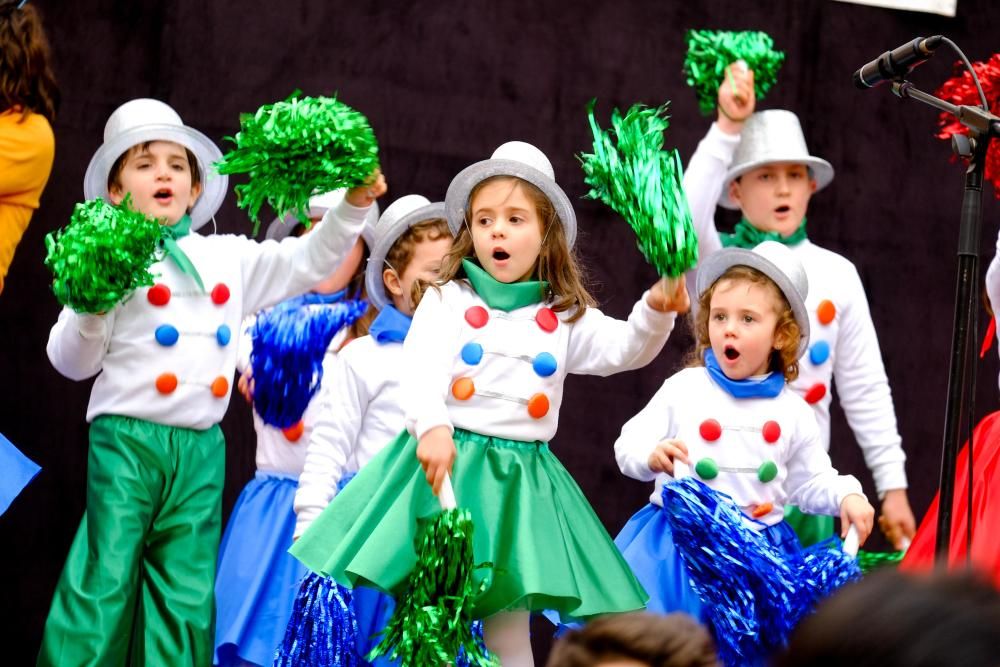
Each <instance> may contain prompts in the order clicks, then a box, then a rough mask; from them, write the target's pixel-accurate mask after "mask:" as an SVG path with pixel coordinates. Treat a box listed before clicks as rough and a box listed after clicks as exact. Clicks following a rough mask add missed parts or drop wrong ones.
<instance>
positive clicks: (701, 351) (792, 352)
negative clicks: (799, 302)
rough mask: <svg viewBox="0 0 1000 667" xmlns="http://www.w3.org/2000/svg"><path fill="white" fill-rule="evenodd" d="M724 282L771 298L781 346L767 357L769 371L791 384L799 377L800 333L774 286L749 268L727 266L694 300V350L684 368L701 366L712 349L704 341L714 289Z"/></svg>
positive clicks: (766, 278)
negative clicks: (758, 287) (747, 286)
mask: <svg viewBox="0 0 1000 667" xmlns="http://www.w3.org/2000/svg"><path fill="white" fill-rule="evenodd" d="M724 281H731V282H744V283H750V284H752V285H762V286H763V287H764V288H765V289H768V290H770V291H771V293H772V294H773V295H774V296H775V298H776V302H777V304H778V307H777V308H775V313H776V314H777V315H778V322H777V324H776V325H775V327H774V338H775V340H780V341H781V346H780V347H778V348H777V349H776V350H774V351H773V352H772V353H771V363H770V365H769V368H770V370H772V371H776V372H781V373H783V374H784V376H785V382H792V381H793V380H795V378H797V377H798V376H799V341H800V340H801V338H802V331H801V329H799V323H798V322H796V321H795V314H794V313H793V312H792V306H791V304H789V303H788V299H787V298H785V294H784V293H783V292H782V291H781V289H780V288H779V287H778V285H777V284H776V283H775V282H774V281H773V280H771V279H770V278H768V277H767V276H766V275H764V274H763V273H761V272H760V271H758V270H757V269H752V268H750V267H749V266H731V267H729V268H728V269H727V270H726V272H725V273H723V274H722V275H721V276H719V277H718V278H717V279H716V280H715V282H714V283H712V285H711V286H710V287H709V288H708V289H706V290H705V291H704V292H702V293H701V295H700V296H699V297H698V314H697V316H696V318H695V323H694V336H695V348H694V351H693V352H692V353H691V356H690V358H689V359H688V366H704V365H705V350H707V349H708V348H710V347H712V343H711V341H710V340H709V337H708V316H709V314H710V311H711V307H712V294H713V293H714V292H715V288H716V287H718V286H719V284H720V283H722V282H724Z"/></svg>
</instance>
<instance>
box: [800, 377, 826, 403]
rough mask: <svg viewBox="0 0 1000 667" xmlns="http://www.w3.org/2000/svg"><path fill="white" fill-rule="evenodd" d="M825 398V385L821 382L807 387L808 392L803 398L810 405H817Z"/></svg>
mask: <svg viewBox="0 0 1000 667" xmlns="http://www.w3.org/2000/svg"><path fill="white" fill-rule="evenodd" d="M824 396H826V385H825V384H823V383H822V382H817V383H816V384H814V385H813V386H811V387H809V391H807V392H806V395H805V396H803V398H805V399H806V403H808V404H809V405H812V404H813V403H819V402H820V401H821V400H823V397H824Z"/></svg>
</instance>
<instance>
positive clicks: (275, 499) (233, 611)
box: [215, 471, 306, 666]
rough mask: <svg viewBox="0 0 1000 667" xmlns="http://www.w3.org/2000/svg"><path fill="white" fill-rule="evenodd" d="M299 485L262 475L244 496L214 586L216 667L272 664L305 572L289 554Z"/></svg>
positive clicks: (226, 537)
mask: <svg viewBox="0 0 1000 667" xmlns="http://www.w3.org/2000/svg"><path fill="white" fill-rule="evenodd" d="M297 487H298V480H297V478H296V477H294V476H292V475H280V474H277V473H267V472H261V471H258V472H257V475H256V477H255V478H254V479H252V480H250V482H249V483H248V484H247V485H246V487H244V489H243V492H242V493H240V497H239V499H238V500H237V501H236V506H235V507H234V508H233V514H232V516H231V517H229V524H228V525H227V526H226V531H225V533H224V534H223V536H222V545H221V546H220V547H219V569H218V574H217V575H216V581H215V606H216V617H215V618H216V620H215V660H216V664H218V665H223V666H226V665H232V664H243V663H248V662H249V663H252V664H255V665H270V664H271V661H272V660H273V659H274V651H275V649H276V648H277V646H278V644H280V643H281V639H282V637H283V636H284V632H285V626H286V625H287V624H288V619H289V617H291V615H292V606H293V605H294V602H295V594H296V593H297V591H298V587H299V581H300V580H301V579H302V577H303V576H304V575H305V573H306V568H305V567H304V566H303V565H302V564H301V563H300V562H299V561H298V560H296V559H295V558H292V557H291V556H290V555H289V554H288V548H289V547H290V546H291V545H292V536H293V534H294V533H295V511H294V510H293V507H292V503H293V500H294V498H295V489H296V488H297Z"/></svg>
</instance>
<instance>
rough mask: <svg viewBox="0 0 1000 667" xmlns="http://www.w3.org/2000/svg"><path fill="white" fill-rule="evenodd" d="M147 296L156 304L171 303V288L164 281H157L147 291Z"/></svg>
mask: <svg viewBox="0 0 1000 667" xmlns="http://www.w3.org/2000/svg"><path fill="white" fill-rule="evenodd" d="M146 298H147V299H148V300H149V302H150V303H151V304H153V305H154V306H165V305H167V304H168V303H170V288H169V287H167V286H166V285H164V284H163V283H156V284H155V285H153V286H152V287H150V288H149V291H148V292H146Z"/></svg>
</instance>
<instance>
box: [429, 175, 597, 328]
mask: <svg viewBox="0 0 1000 667" xmlns="http://www.w3.org/2000/svg"><path fill="white" fill-rule="evenodd" d="M498 180H506V181H509V182H511V183H513V184H515V185H517V186H520V187H521V188H523V190H524V193H525V194H526V195H527V197H528V199H530V200H531V202H532V203H533V204H534V205H535V208H536V209H537V211H538V218H539V219H540V220H541V221H542V249H541V252H539V254H538V262H537V264H536V266H535V278H536V279H538V280H544V281H546V282H547V283H548V284H549V291H548V293H547V294H546V295H545V296H546V299H547V300H548V301H549V304H548V306H549V308H551V309H552V310H554V311H555V312H557V313H558V312H563V311H567V310H571V309H575V311H574V312H573V314H572V315H571V316H570V317H569V318H567V320H566V321H567V322H575V321H576V320H578V319H580V318H581V317H583V313H584V311H585V310H586V309H587V307H588V306H595V305H597V302H596V301H595V300H594V297H592V296H591V295H590V293H589V292H588V291H587V288H586V286H585V284H584V283H585V276H584V273H583V269H582V268H581V266H580V264H579V262H578V261H577V258H576V253H575V252H574V251H573V250H571V249H570V247H569V244H568V243H567V242H566V233H565V231H564V230H563V226H562V222H561V221H560V220H559V216H558V215H557V214H556V209H555V207H554V206H553V205H552V202H551V201H549V198H548V197H546V196H545V193H544V192H542V191H541V190H539V189H538V188H537V187H535V186H534V185H532V184H531V183H529V182H528V181H525V180H523V179H520V178H517V177H514V176H492V177H490V178H487V179H485V180H483V181H480V182H479V183H478V184H477V185H476V187H474V188H473V189H472V192H471V193H470V194H469V202H470V203H471V202H472V201H473V200H475V198H476V195H477V194H478V193H479V191H480V190H481V189H482V188H483V187H484V186H486V185H488V184H490V183H493V182H495V181H498ZM469 208H470V209H471V206H470V207H469ZM471 216H472V212H471V210H470V211H467V212H466V216H465V224H464V225H462V228H461V229H459V231H458V234H457V235H456V236H455V242H454V243H453V244H452V246H451V251H450V252H448V254H447V255H445V257H444V260H443V261H442V262H441V279H440V281H441V283H446V282H448V281H449V280H453V279H455V278H461V277H463V276H464V272H463V271H462V260H463V259H465V258H472V259H475V248H474V247H473V244H472V233H471V232H470V231H469V229H470V225H471V224H472V220H471Z"/></svg>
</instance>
